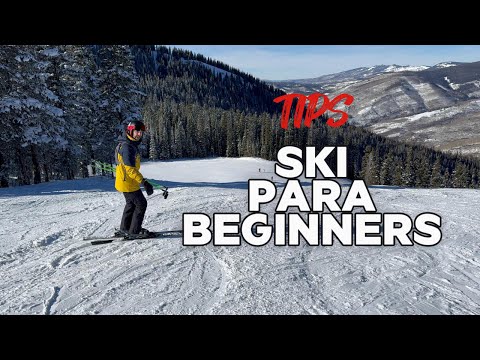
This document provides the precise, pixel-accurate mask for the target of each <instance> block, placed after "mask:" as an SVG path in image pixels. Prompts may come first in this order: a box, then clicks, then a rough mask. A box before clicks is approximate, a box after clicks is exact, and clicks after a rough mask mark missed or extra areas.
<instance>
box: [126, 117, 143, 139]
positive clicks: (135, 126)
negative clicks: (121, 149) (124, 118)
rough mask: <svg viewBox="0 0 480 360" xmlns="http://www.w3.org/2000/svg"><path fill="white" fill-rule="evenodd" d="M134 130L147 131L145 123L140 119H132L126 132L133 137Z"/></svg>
mask: <svg viewBox="0 0 480 360" xmlns="http://www.w3.org/2000/svg"><path fill="white" fill-rule="evenodd" d="M133 130H137V131H138V130H142V131H145V124H144V123H143V122H141V121H140V120H133V121H130V122H129V123H128V125H127V130H126V133H127V135H128V136H130V137H132V138H133Z"/></svg>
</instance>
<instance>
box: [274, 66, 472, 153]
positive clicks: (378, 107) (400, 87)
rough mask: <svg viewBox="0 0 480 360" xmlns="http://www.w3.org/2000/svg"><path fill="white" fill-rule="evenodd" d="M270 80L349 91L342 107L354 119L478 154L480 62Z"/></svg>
mask: <svg viewBox="0 0 480 360" xmlns="http://www.w3.org/2000/svg"><path fill="white" fill-rule="evenodd" d="M274 85H275V86H280V87H281V88H282V89H284V90H286V91H287V92H299V93H311V92H323V93H327V94H332V96H333V95H338V94H340V93H344V92H345V93H348V94H351V95H353V96H354V98H355V101H354V103H353V104H352V105H351V106H350V107H348V108H343V110H344V111H346V112H347V113H348V114H349V121H350V122H351V123H353V124H357V125H361V126H365V127H367V128H369V129H371V130H373V131H374V132H376V133H379V134H382V135H385V136H388V137H398V138H400V139H402V140H406V141H412V142H417V143H420V144H424V145H428V146H431V147H434V148H435V149H437V150H443V151H454V152H457V151H458V152H460V153H464V154H472V155H474V156H480V126H478V122H479V121H480V102H479V101H480V62H474V63H455V62H447V63H440V64H437V65H435V66H432V67H429V68H425V69H422V68H421V67H418V68H414V69H412V68H409V67H404V68H402V67H398V66H391V67H390V66H389V67H386V66H385V65H381V66H377V67H372V68H360V69H354V70H351V71H349V72H348V71H347V72H342V73H339V74H332V75H327V76H325V77H320V78H317V79H310V80H305V81H302V80H295V81H294V82H291V83H283V82H282V83H275V84H274ZM338 108H341V106H339V107H338Z"/></svg>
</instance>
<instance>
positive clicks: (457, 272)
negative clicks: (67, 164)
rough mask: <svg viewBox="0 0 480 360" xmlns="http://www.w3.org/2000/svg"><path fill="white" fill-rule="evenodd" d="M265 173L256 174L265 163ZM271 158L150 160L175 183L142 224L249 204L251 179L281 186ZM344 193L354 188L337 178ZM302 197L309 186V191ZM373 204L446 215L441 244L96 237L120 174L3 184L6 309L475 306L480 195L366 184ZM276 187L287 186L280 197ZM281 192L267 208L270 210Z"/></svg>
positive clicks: (117, 212)
mask: <svg viewBox="0 0 480 360" xmlns="http://www.w3.org/2000/svg"><path fill="white" fill-rule="evenodd" d="M259 169H260V172H259ZM273 169H274V162H270V161H265V160H260V159H252V158H244V159H225V158H218V159H206V160H182V161H168V162H151V163H146V164H143V165H142V171H143V173H144V175H145V176H146V177H148V178H151V179H154V180H156V181H157V182H159V183H162V184H164V185H166V186H169V187H170V195H169V197H168V199H166V200H165V199H163V198H162V196H161V193H160V192H159V191H155V194H154V195H152V196H151V197H149V198H148V204H149V205H148V209H147V214H146V219H145V222H144V226H145V227H147V228H148V229H150V230H173V229H181V227H182V214H183V213H185V212H203V213H205V214H209V215H211V214H213V213H214V212H216V213H220V212H226V213H231V212H239V213H241V214H242V219H243V217H244V216H246V215H247V214H248V212H247V181H248V179H253V178H265V179H269V180H271V179H272V177H273V180H274V181H275V182H277V184H278V185H279V189H281V187H280V183H282V182H284V180H281V179H279V178H278V177H277V176H275V174H274V173H273ZM342 184H343V185H344V186H343V187H342V189H343V191H344V192H346V190H348V184H347V183H346V182H345V181H342ZM304 189H305V193H306V195H307V198H310V194H311V187H309V186H305V187H304ZM370 192H371V194H372V197H373V200H374V202H375V205H376V206H377V209H378V212H403V213H405V214H407V215H409V216H411V217H412V218H414V217H415V216H416V215H418V214H420V213H422V212H435V213H438V214H439V215H441V216H442V221H443V223H442V232H443V239H442V241H441V242H440V243H439V244H438V245H436V246H433V247H422V246H419V245H415V246H410V247H402V246H398V245H397V246H393V247H355V246H353V247H342V246H341V245H339V244H338V243H334V246H332V247H323V246H308V245H306V243H305V242H303V241H301V243H300V246H284V247H276V246H273V244H271V243H269V244H268V245H266V246H263V247H253V246H250V245H248V244H245V243H243V242H242V246H239V247H213V246H212V245H207V246H201V247H184V246H182V239H181V238H165V239H151V240H143V241H134V242H119V243H111V244H106V245H99V246H92V245H90V244H89V243H88V242H84V241H82V237H83V236H87V235H99V236H102V235H109V234H110V233H111V232H112V230H113V228H114V227H117V226H118V224H119V221H120V218H121V214H122V211H123V206H124V199H123V196H122V195H121V194H120V193H118V192H116V191H115V190H114V188H113V179H110V178H102V177H97V178H90V179H83V180H75V181H57V182H51V183H44V184H38V185H31V186H23V187H16V188H6V189H0V208H1V209H2V216H1V217H0V272H1V274H2V277H1V280H0V313H2V314H479V313H480V310H479V309H480V280H479V279H480V252H479V249H480V246H479V244H480V243H479V239H480V221H479V220H480V219H479V216H478V204H480V192H479V191H478V190H470V189H402V188H396V187H387V186H373V187H371V188H370ZM278 193H279V194H278V195H280V194H281V191H279V192H278ZM276 203H277V201H273V202H272V203H270V204H268V205H266V206H263V207H262V208H261V211H262V212H266V213H269V214H272V215H271V218H273V212H274V209H275V206H276Z"/></svg>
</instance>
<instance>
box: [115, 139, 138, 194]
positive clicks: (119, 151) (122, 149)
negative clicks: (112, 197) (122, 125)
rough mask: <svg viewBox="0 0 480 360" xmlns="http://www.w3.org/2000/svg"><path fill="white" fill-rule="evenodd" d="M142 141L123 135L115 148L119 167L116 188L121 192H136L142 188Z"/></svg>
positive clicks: (116, 174)
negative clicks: (140, 147)
mask: <svg viewBox="0 0 480 360" xmlns="http://www.w3.org/2000/svg"><path fill="white" fill-rule="evenodd" d="M139 144H140V141H135V140H133V139H132V138H131V137H130V136H128V135H127V136H126V137H121V138H120V139H119V143H118V145H117V148H116V149H115V160H116V163H117V169H116V172H115V189H117V190H118V191H120V192H134V191H137V190H140V185H141V184H142V183H143V175H142V174H141V173H140V151H139V150H138V145H139Z"/></svg>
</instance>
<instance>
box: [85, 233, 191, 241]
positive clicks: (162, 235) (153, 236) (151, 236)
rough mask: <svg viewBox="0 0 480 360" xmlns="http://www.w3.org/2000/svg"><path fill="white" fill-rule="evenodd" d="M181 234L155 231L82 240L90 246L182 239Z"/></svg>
mask: <svg viewBox="0 0 480 360" xmlns="http://www.w3.org/2000/svg"><path fill="white" fill-rule="evenodd" d="M182 235H183V232H182V230H167V231H157V232H151V233H150V234H149V235H148V236H141V235H138V236H132V235H125V236H111V237H108V236H106V237H96V238H93V237H87V238H84V240H85V241H90V243H91V244H92V245H102V244H109V243H112V242H114V241H115V242H116V241H133V240H147V239H160V238H178V237H182Z"/></svg>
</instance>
